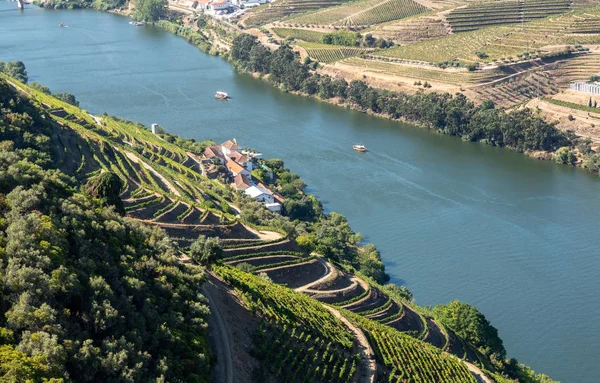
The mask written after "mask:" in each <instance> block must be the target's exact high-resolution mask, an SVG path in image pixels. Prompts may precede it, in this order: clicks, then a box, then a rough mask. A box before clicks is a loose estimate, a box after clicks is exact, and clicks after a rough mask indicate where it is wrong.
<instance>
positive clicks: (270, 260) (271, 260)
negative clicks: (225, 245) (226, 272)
mask: <svg viewBox="0 0 600 383" xmlns="http://www.w3.org/2000/svg"><path fill="white" fill-rule="evenodd" d="M298 258H299V257H297V256H295V255H270V256H264V257H255V258H248V259H240V260H239V261H230V262H225V263H227V264H228V265H231V266H237V265H239V264H240V263H248V264H250V265H252V266H254V267H259V266H266V265H274V264H276V263H280V262H287V261H293V260H294V259H298Z"/></svg>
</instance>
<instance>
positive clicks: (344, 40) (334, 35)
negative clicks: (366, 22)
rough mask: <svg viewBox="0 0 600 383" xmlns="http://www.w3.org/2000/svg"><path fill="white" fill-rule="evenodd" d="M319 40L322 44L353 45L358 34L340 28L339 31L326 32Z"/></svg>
mask: <svg viewBox="0 0 600 383" xmlns="http://www.w3.org/2000/svg"><path fill="white" fill-rule="evenodd" d="M321 42H322V43H323V44H331V45H345V46H347V47H353V46H356V45H358V42H359V34H358V33H356V32H349V31H345V30H343V29H341V30H339V31H335V32H330V33H326V34H325V35H324V36H323V40H322V41H321Z"/></svg>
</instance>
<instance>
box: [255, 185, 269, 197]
mask: <svg viewBox="0 0 600 383" xmlns="http://www.w3.org/2000/svg"><path fill="white" fill-rule="evenodd" d="M256 186H258V187H259V188H262V189H265V191H266V192H267V194H270V195H273V192H272V191H271V189H269V188H268V187H266V186H265V185H263V184H262V183H261V182H259V183H257V184H256Z"/></svg>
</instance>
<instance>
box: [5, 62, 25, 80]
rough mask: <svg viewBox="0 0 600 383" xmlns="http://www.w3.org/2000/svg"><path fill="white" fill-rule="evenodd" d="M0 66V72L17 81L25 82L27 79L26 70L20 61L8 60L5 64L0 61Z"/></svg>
mask: <svg viewBox="0 0 600 383" xmlns="http://www.w3.org/2000/svg"><path fill="white" fill-rule="evenodd" d="M0 67H1V68H2V72H4V73H5V74H6V75H7V76H9V77H12V78H14V79H15V80H17V81H20V82H22V83H24V84H26V83H27V81H28V80H29V76H28V75H27V70H26V69H25V64H23V62H22V61H10V62H7V63H6V64H4V63H2V66H0Z"/></svg>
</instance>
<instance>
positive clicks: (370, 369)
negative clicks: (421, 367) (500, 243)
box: [323, 305, 491, 383]
mask: <svg viewBox="0 0 600 383" xmlns="http://www.w3.org/2000/svg"><path fill="white" fill-rule="evenodd" d="M323 307H325V308H326V309H327V310H329V311H331V313H332V314H333V315H334V316H335V317H336V318H338V319H339V320H341V321H342V322H343V323H344V325H345V326H346V327H347V328H348V329H349V330H350V331H352V333H353V334H354V338H355V339H356V340H357V341H358V343H359V347H360V350H359V352H360V380H359V381H360V382H361V383H375V378H376V377H377V362H376V361H375V353H374V352H373V348H372V347H371V345H370V344H369V341H368V340H367V337H366V336H365V334H364V333H363V332H362V330H361V329H359V328H358V327H356V326H355V325H353V324H352V323H350V321H349V320H348V319H346V318H345V317H344V316H343V315H342V314H340V312H339V311H337V310H336V309H334V308H333V307H331V306H327V305H323ZM490 383H491V382H490Z"/></svg>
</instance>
